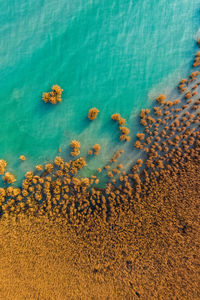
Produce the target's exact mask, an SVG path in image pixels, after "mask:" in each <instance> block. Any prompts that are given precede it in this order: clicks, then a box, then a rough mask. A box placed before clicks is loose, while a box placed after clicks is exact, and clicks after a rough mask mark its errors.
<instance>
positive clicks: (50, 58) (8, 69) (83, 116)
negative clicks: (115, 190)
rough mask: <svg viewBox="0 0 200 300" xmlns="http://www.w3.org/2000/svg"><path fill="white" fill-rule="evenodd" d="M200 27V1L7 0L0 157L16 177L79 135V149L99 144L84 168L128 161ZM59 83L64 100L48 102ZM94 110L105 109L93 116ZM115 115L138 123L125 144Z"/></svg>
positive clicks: (185, 66)
mask: <svg viewBox="0 0 200 300" xmlns="http://www.w3.org/2000/svg"><path fill="white" fill-rule="evenodd" d="M199 28H200V3H199V0H181V1H180V0H134V1H132V0H84V1H82V0H59V1H58V0H37V1H31V0H7V1H3V0H0V159H1V158H2V159H5V160H7V161H8V170H9V171H11V172H13V173H14V174H15V175H16V176H17V178H18V181H19V180H21V178H22V177H23V175H24V172H25V171H27V170H32V169H34V166H35V165H36V164H41V163H45V162H47V161H51V160H52V159H53V158H54V157H55V156H56V155H58V154H59V153H58V148H59V147H61V149H62V152H61V156H62V157H64V158H65V159H68V158H69V157H70V155H69V153H70V147H69V145H70V142H71V140H72V139H77V140H79V141H80V142H81V154H82V155H86V153H87V151H88V149H89V148H90V147H91V146H92V145H94V144H95V143H99V144H100V145H101V152H100V155H99V156H98V157H92V158H90V159H89V160H88V167H87V169H86V170H87V172H93V170H95V169H96V168H97V167H102V166H103V165H104V164H105V163H106V161H107V160H109V159H110V157H111V156H112V154H113V153H114V152H115V151H116V150H117V149H125V153H124V157H126V152H127V159H124V161H127V166H128V165H129V163H130V160H132V159H134V157H135V156H134V155H136V154H134V152H133V153H132V152H131V151H132V149H133V144H134V139H133V137H134V135H135V134H136V132H137V130H140V128H139V127H138V118H137V114H138V112H139V111H140V110H141V108H148V107H151V106H152V103H153V101H154V99H155V96H157V95H158V94H160V93H166V94H168V95H170V96H171V95H172V92H173V91H174V88H175V87H176V85H177V84H178V82H179V81H180V79H181V78H182V77H185V76H187V75H188V73H189V72H190V69H191V66H192V61H193V57H194V54H195V52H196V51H197V46H196V43H195V40H197V38H199V37H200V32H199ZM53 84H58V85H60V86H61V87H62V88H63V90H64V92H63V97H62V98H63V101H62V103H60V104H57V105H50V104H45V103H43V101H42V93H43V92H47V91H50V89H51V86H52V85H53ZM91 107H97V108H98V109H99V110H100V113H99V116H98V118H97V119H96V120H95V121H93V122H91V121H89V120H88V119H87V114H88V110H89V109H90V108H91ZM116 112H119V113H121V115H122V116H123V117H124V118H126V119H127V126H128V127H129V128H131V141H130V143H128V144H124V143H123V142H120V141H119V131H118V128H117V125H116V124H115V123H114V122H112V121H111V118H110V117H111V115H112V114H113V113H116ZM22 154H23V155H25V156H26V157H27V161H25V162H20V161H19V156H20V155H22Z"/></svg>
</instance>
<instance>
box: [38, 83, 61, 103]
mask: <svg viewBox="0 0 200 300" xmlns="http://www.w3.org/2000/svg"><path fill="white" fill-rule="evenodd" d="M51 89H52V91H51V92H47V93H43V96H42V99H43V101H44V102H45V103H51V104H57V103H58V102H61V101H62V98H61V96H62V92H63V89H61V87H60V86H59V85H53V86H52V88H51Z"/></svg>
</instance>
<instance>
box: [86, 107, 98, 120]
mask: <svg viewBox="0 0 200 300" xmlns="http://www.w3.org/2000/svg"><path fill="white" fill-rule="evenodd" d="M98 113H99V110H98V109H97V108H95V107H94V108H91V109H90V110H89V112H88V119H89V120H95V119H96V117H97V115H98Z"/></svg>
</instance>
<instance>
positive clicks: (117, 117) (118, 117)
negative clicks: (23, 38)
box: [111, 113, 130, 142]
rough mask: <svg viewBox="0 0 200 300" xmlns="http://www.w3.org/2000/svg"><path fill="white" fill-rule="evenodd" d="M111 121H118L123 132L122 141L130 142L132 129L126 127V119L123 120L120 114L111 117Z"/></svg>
mask: <svg viewBox="0 0 200 300" xmlns="http://www.w3.org/2000/svg"><path fill="white" fill-rule="evenodd" d="M111 119H112V120H114V121H116V122H117V123H118V125H119V130H120V131H121V133H122V134H121V135H120V141H126V142H129V141H130V136H129V135H128V134H129V133H130V129H129V128H127V127H125V126H124V125H125V123H126V119H124V118H122V117H121V115H120V114H118V113H116V114H113V115H112V116H111Z"/></svg>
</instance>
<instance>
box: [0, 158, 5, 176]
mask: <svg viewBox="0 0 200 300" xmlns="http://www.w3.org/2000/svg"><path fill="white" fill-rule="evenodd" d="M6 166H7V162H6V161H5V160H4V159H0V175H3V174H4V172H5V170H6Z"/></svg>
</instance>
